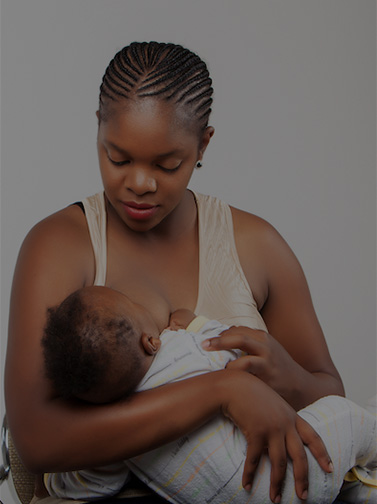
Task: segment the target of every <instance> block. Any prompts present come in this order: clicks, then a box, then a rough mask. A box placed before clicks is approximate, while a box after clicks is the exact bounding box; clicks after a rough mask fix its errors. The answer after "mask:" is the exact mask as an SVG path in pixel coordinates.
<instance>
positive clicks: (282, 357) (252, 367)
mask: <svg viewBox="0 0 377 504" xmlns="http://www.w3.org/2000/svg"><path fill="white" fill-rule="evenodd" d="M203 348H205V349H206V350H209V351H211V350H216V351H217V350H233V349H235V348H237V349H239V350H242V351H243V352H245V353H246V354H247V355H245V356H243V357H240V358H239V359H236V360H234V361H231V362H229V363H228V365H227V369H228V370H233V371H235V370H237V371H246V372H248V373H250V374H253V375H255V376H257V377H258V378H260V379H261V380H262V381H264V382H265V383H266V384H267V385H269V386H270V387H271V388H272V389H273V390H275V391H276V392H277V393H278V394H279V395H281V396H282V397H285V393H286V391H292V390H294V389H295V382H296V381H297V380H296V379H295V377H297V374H296V373H295V372H296V371H297V372H298V370H299V368H300V366H299V365H298V364H297V363H296V362H295V361H294V360H293V359H292V357H291V356H290V355H289V353H288V352H287V351H286V350H285V348H284V347H283V346H282V345H281V344H280V343H279V342H278V341H276V340H275V339H274V338H273V337H272V336H271V335H270V334H268V333H267V332H265V331H260V330H257V329H250V328H249V327H244V326H239V327H237V326H232V327H231V328H230V329H228V330H226V331H223V332H222V333H221V335H220V336H219V337H218V338H211V339H208V340H206V341H205V342H204V343H203Z"/></svg>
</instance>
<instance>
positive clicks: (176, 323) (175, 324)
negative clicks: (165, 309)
mask: <svg viewBox="0 0 377 504" xmlns="http://www.w3.org/2000/svg"><path fill="white" fill-rule="evenodd" d="M195 317H196V315H195V313H194V312H192V311H191V310H187V309H186V308H179V309H178V310H175V311H174V312H173V313H172V314H171V315H170V319H169V326H168V329H171V330H172V331H178V329H186V328H187V326H188V325H189V324H190V322H192V321H193V320H194V318H195Z"/></svg>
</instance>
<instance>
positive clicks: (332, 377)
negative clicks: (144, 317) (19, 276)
mask: <svg viewBox="0 0 377 504" xmlns="http://www.w3.org/2000/svg"><path fill="white" fill-rule="evenodd" d="M233 219H234V226H235V236H236V245H237V249H238V252H239V256H240V261H241V264H242V267H243V269H244V271H245V274H246V277H247V279H248V281H249V283H250V286H251V288H252V290H253V292H254V293H255V297H256V301H257V304H258V307H259V309H260V311H261V314H262V316H263V318H264V320H265V322H266V325H267V328H268V332H269V335H271V336H272V338H271V337H269V336H267V337H266V338H264V341H263V337H261V338H260V336H261V335H260V334H258V335H256V336H255V338H253V340H256V342H254V341H253V342H252V351H255V345H260V344H261V345H262V346H259V347H258V351H259V349H260V352H264V355H263V358H264V359H265V363H266V366H265V369H266V370H267V369H269V371H268V372H272V370H275V372H277V373H278V374H279V376H276V377H275V380H276V383H277V382H279V387H280V388H279V390H278V392H279V393H280V394H281V395H282V396H283V397H284V398H285V399H286V400H287V401H288V402H289V403H290V404H291V405H292V406H293V407H294V408H295V409H297V410H298V409H301V408H302V407H304V406H306V405H307V404H309V403H311V402H313V401H314V400H316V399H318V398H319V397H322V396H324V395H329V394H339V395H344V389H343V385H342V382H341V379H340V376H339V374H338V372H337V370H336V368H335V366H334V364H333V362H332V360H331V357H330V354H329V351H328V348H327V345H326V342H325V338H324V335H323V332H322V329H321V327H320V324H319V322H318V319H317V316H316V314H315V311H314V307H313V303H312V299H311V296H310V292H309V288H308V285H307V282H306V279H305V275H304V273H303V271H302V268H301V266H300V264H299V262H298V260H297V258H296V257H295V255H294V254H293V252H292V250H291V249H290V247H289V246H288V245H287V243H286V242H285V241H284V239H283V238H282V237H281V236H280V234H279V233H278V232H277V231H276V230H275V229H274V228H273V227H272V226H271V225H270V224H268V223H267V222H265V221H264V220H262V219H259V218H258V217H255V216H253V215H250V214H247V213H246V212H242V211H240V210H236V209H233ZM258 340H262V341H261V342H260V341H258ZM275 342H278V343H279V345H277V344H275ZM219 344H221V343H219ZM263 345H264V348H263ZM243 349H245V348H243ZM272 361H273V364H274V365H273V366H272V365H271V364H272ZM244 364H245V365H247V364H246V363H244ZM233 369H234V368H233ZM258 376H259V375H258ZM261 378H262V379H264V378H263V377H261ZM266 381H267V380H266ZM274 388H275V387H274Z"/></svg>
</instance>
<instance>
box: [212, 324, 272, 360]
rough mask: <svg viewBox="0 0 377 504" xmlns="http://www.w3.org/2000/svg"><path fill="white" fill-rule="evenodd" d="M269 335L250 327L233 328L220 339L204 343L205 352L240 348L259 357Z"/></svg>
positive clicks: (224, 332) (222, 334) (223, 333)
mask: <svg viewBox="0 0 377 504" xmlns="http://www.w3.org/2000/svg"><path fill="white" fill-rule="evenodd" d="M267 337H268V335H267V334H266V333H265V332H264V331H259V330H256V329H250V328H249V327H231V328H230V329H227V330H226V331H223V332H222V333H221V335H220V336H219V337H216V338H210V339H207V340H205V341H204V342H203V343H202V346H203V348H204V349H205V350H233V349H234V348H238V349H239V350H242V351H243V352H246V353H248V354H256V355H258V354H259V353H260V352H261V350H262V348H263V340H264V339H266V338H267Z"/></svg>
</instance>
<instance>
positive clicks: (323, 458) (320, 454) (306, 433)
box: [296, 416, 334, 473]
mask: <svg viewBox="0 0 377 504" xmlns="http://www.w3.org/2000/svg"><path fill="white" fill-rule="evenodd" d="M296 427H297V431H298V433H299V434H300V437H301V439H302V441H303V442H304V443H305V444H306V445H307V447H308V448H309V450H310V451H311V453H312V455H313V456H314V457H315V458H316V460H317V462H318V464H319V465H320V467H321V468H322V469H323V470H324V471H325V472H327V473H332V472H333V470H334V466H333V464H332V461H331V458H330V455H329V454H328V451H327V449H326V446H325V445H324V443H323V441H322V439H321V437H320V436H319V435H318V434H317V432H316V431H315V430H314V429H313V428H312V427H311V426H310V425H309V424H308V423H307V422H305V420H304V419H303V418H301V417H300V416H298V417H297V421H296Z"/></svg>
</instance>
